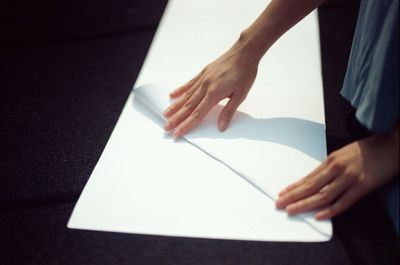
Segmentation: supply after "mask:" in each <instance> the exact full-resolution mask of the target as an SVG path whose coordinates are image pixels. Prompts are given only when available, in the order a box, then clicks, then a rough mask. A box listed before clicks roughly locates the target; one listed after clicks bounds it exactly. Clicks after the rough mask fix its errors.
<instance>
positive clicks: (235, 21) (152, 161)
mask: <svg viewBox="0 0 400 265" xmlns="http://www.w3.org/2000/svg"><path fill="white" fill-rule="evenodd" d="M265 6H266V3H265V2H264V1H256V0H254V1H245V2H244V1H239V0H234V1H233V0H230V1H227V0H219V1H212V0H206V1H205V0H203V1H185V0H175V1H170V2H169V3H168V6H167V9H166V11H165V13H164V15H163V18H162V21H161V23H160V26H159V29H158V31H157V34H156V36H155V38H154V40H153V43H152V45H151V48H150V51H149V53H148V55H147V57H146V61H145V63H144V65H143V68H142V70H141V72H140V75H139V78H138V80H137V82H136V87H139V86H142V85H143V84H146V83H151V82H155V81H157V82H161V83H163V84H169V85H164V86H161V88H160V87H158V88H157V86H147V87H143V86H142V87H141V90H142V91H143V92H144V93H142V96H143V95H144V96H146V93H148V97H149V100H148V101H147V102H152V104H155V106H156V107H155V108H154V109H153V111H156V112H157V111H159V110H157V109H160V108H162V109H163V108H164V107H165V106H166V104H168V99H167V97H166V93H167V92H168V91H169V90H172V89H173V88H175V87H176V86H178V85H181V84H182V83H184V82H185V81H187V80H188V79H190V78H191V77H192V76H194V75H195V74H196V73H197V72H198V71H200V70H201V68H202V67H203V66H204V65H205V64H206V63H209V62H210V61H211V60H212V59H214V58H215V57H216V56H218V55H219V54H221V53H222V52H223V51H224V50H226V49H227V48H228V47H229V45H231V44H232V43H233V41H234V40H235V38H237V36H238V35H239V33H240V31H241V30H243V29H244V28H245V27H246V26H247V25H248V24H250V23H251V21H253V20H254V19H255V17H257V15H258V14H259V13H260V12H261V11H262V10H263V9H264V8H265ZM152 89H153V90H154V89H156V90H157V91H158V92H157V93H154V91H153V92H152V91H151V90H152ZM135 94H136V96H135V97H133V95H131V96H130V97H129V99H128V101H127V103H126V105H125V107H124V110H123V112H122V114H121V116H120V119H119V121H118V123H117V125H116V127H115V129H114V131H113V134H112V136H111V138H110V140H109V142H108V143H107V146H106V148H105V150H104V152H103V154H102V156H101V158H100V160H99V162H98V164H97V166H96V168H95V170H94V171H93V173H92V175H91V177H90V180H89V181H88V183H87V185H86V187H85V189H84V191H83V193H82V195H81V197H80V199H79V201H78V203H77V205H76V207H75V209H74V212H73V214H72V216H71V219H70V222H69V224H68V227H70V228H81V229H94V230H104V231H118V232H129V233H143V234H159V235H174V236H191V237H207V238H225V239H244V240H279V241H325V240H328V239H329V238H330V236H331V233H332V231H331V229H332V228H331V224H330V222H329V221H326V222H316V221H314V220H313V219H312V218H310V216H307V215H303V216H301V217H295V218H293V217H288V216H287V215H286V213H285V212H284V211H279V210H276V209H275V206H274V202H273V199H274V198H276V194H277V192H278V191H279V190H280V189H281V188H282V187H283V186H285V185H286V184H289V183H290V182H293V181H295V180H296V179H298V178H299V177H302V176H304V175H305V174H307V173H308V172H309V171H310V170H311V169H312V168H313V167H315V166H316V165H317V164H318V161H319V160H321V159H323V157H324V156H325V155H326V148H325V140H324V118H323V117H324V111H323V97H322V82H321V74H320V58H319V37H318V24H317V16H316V14H315V13H313V14H311V15H310V16H308V17H307V18H306V19H305V20H303V21H302V22H301V23H300V24H298V25H297V26H296V27H294V28H293V29H292V30H291V31H290V32H289V33H287V34H286V35H285V37H283V38H281V40H279V41H278V43H277V44H276V45H275V46H274V47H273V48H272V49H271V50H270V51H269V53H268V54H267V55H266V57H265V58H264V59H263V61H262V62H261V64H260V67H259V74H258V77H257V79H256V81H255V83H254V85H253V88H252V91H251V93H250V95H249V97H248V99H247V100H246V101H245V102H244V103H243V104H242V105H241V107H240V109H239V112H238V113H237V114H236V115H235V120H234V122H233V123H232V125H231V127H230V128H229V129H228V130H227V131H226V132H225V133H223V134H221V133H219V132H218V131H217V128H216V119H215V115H216V114H217V112H218V107H217V108H215V109H214V110H213V111H212V112H211V113H210V114H209V115H208V116H207V118H206V120H205V121H204V122H203V123H202V124H201V126H199V127H198V128H197V129H196V130H194V131H193V132H192V133H190V134H189V135H188V136H187V138H188V140H189V141H190V143H191V144H190V143H188V142H186V141H185V140H179V141H175V140H173V139H171V138H170V137H169V136H168V135H164V134H163V130H162V120H161V119H160V117H157V116H156V115H155V114H154V112H153V111H150V110H149V109H148V108H147V107H145V105H143V104H142V103H143V101H142V100H138V97H137V95H138V93H136V92H135ZM139 99H140V98H139ZM157 100H158V101H157ZM157 102H158V103H157ZM147 105H148V104H147ZM157 106H158V107H157ZM243 127H248V128H252V130H243V129H242V128H243ZM261 131H262V132H263V133H259V132H261ZM193 145H196V146H198V147H201V148H202V149H203V150H204V151H206V152H209V153H210V154H212V155H213V156H215V158H218V159H220V160H221V161H222V162H223V163H225V164H223V163H221V162H219V161H217V160H215V159H210V156H208V155H206V154H205V153H203V152H201V151H199V150H198V149H197V148H194V146H193ZM238 145H239V146H241V147H242V146H243V147H244V148H241V152H240V153H239V152H237V146H238ZM221 146H225V147H224V148H221ZM226 146H230V147H229V149H225V148H227V147H226ZM265 150H270V152H267V153H266V152H265ZM260 154H264V157H262V156H260ZM254 155H258V156H257V157H255V158H256V159H254ZM226 165H228V166H230V167H231V168H230V169H229V168H227V167H226ZM232 170H233V171H232ZM235 170H236V171H239V173H240V175H241V176H238V174H236V173H234V171H235ZM243 177H245V178H243ZM256 187H258V188H256ZM267 195H268V196H267Z"/></svg>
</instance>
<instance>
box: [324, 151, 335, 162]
mask: <svg viewBox="0 0 400 265" xmlns="http://www.w3.org/2000/svg"><path fill="white" fill-rule="evenodd" d="M336 159H337V155H336V153H335V152H333V153H331V154H329V155H328V157H327V159H326V161H327V162H328V165H331V164H332V163H334V162H335V161H336Z"/></svg>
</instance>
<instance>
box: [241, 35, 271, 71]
mask: <svg viewBox="0 0 400 265" xmlns="http://www.w3.org/2000/svg"><path fill="white" fill-rule="evenodd" d="M233 49H234V50H236V51H237V52H238V53H240V54H241V55H242V56H243V57H244V58H246V59H247V60H248V61H250V62H253V63H257V64H258V63H259V61H260V60H261V58H262V57H263V56H264V54H265V52H266V51H267V48H265V47H263V45H262V43H260V41H258V40H257V38H255V37H254V34H252V32H250V31H249V30H244V31H243V32H241V33H240V36H239V39H238V40H237V41H236V42H235V44H234V45H233Z"/></svg>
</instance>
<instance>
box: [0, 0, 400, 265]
mask: <svg viewBox="0 0 400 265" xmlns="http://www.w3.org/2000/svg"><path fill="white" fill-rule="evenodd" d="M165 4H166V1H162V0H147V1H145V0H136V1H134V0H130V1H129V0H114V1H106V0H69V1H67V0H53V1H51V0H42V1H19V0H14V1H3V2H2V4H1V6H0V113H1V115H0V161H1V162H0V264H4V265H8V264H76V265H78V264H279V265H285V264H291V265H292V264H332V265H337V264H343V265H345V264H360V265H361V264H362V265H369V264H371V265H372V264H379V265H381V264H386V265H390V264H398V262H399V254H398V252H397V251H398V249H399V243H398V241H397V239H396V237H395V235H394V230H393V228H392V227H391V224H390V221H389V219H388V217H387V215H386V213H385V211H384V209H383V207H382V206H381V205H380V204H379V202H378V201H377V199H376V198H375V196H374V195H373V194H372V195H371V196H368V197H367V198H365V199H364V200H362V201H361V202H360V203H359V204H358V205H356V206H355V207H353V208H352V209H351V210H349V211H348V212H346V213H345V214H343V215H341V216H339V217H337V218H335V219H334V220H333V224H334V237H333V239H332V240H331V241H330V242H327V243H276V242H243V241H225V240H206V239H190V238H169V237H159V236H144V235H128V234H118V233H105V232H93V231H79V230H69V229H67V228H66V223H67V221H68V218H69V216H70V214H71V211H72V208H73V206H74V204H75V202H76V200H77V198H78V196H79V194H80V192H81V191H82V189H83V187H84V185H85V183H86V181H87V179H88V178H89V176H90V173H91V171H92V170H93V168H94V166H95V164H96V162H97V160H98V159H99V157H100V154H101V152H102V150H103V148H104V146H105V144H106V142H107V140H108V138H109V136H110V134H111V132H112V129H113V127H114V125H115V123H116V121H117V119H118V116H119V114H120V111H121V110H122V107H123V105H124V103H125V101H126V99H127V97H128V94H129V93H130V90H131V88H132V86H133V83H134V81H135V78H136V77H137V74H138V73H139V70H140V67H141V64H142V62H143V60H144V58H145V56H146V52H147V49H148V47H149V45H150V43H151V40H152V37H153V34H154V32H155V30H156V28H157V24H158V21H159V19H160V17H161V15H162V12H163V9H164V7H165ZM244 5H245V1H244ZM357 11H358V1H350V0H347V1H345V0H343V1H327V2H326V3H325V4H324V5H323V6H322V7H321V8H320V10H319V15H320V28H321V48H322V64H323V78H324V90H325V91H324V93H325V108H326V110H325V112H326V123H327V141H328V149H329V151H330V152H331V151H333V150H335V149H337V148H339V147H341V146H343V145H344V144H346V143H349V142H351V141H352V140H354V139H356V138H359V137H363V136H365V135H367V132H366V131H365V130H364V129H363V128H362V127H361V126H360V125H358V124H357V122H356V121H355V119H354V117H353V115H354V111H353V109H352V108H351V107H350V106H349V104H347V102H346V101H344V100H343V99H342V98H341V97H340V95H339V94H338V91H339V90H340V86H341V84H342V81H343V76H344V73H345V69H346V65H347V58H348V54H349V50H350V46H351V41H352V34H353V31H354V25H355V20H356V17H357Z"/></svg>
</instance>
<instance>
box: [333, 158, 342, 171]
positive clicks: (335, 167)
mask: <svg viewBox="0 0 400 265" xmlns="http://www.w3.org/2000/svg"><path fill="white" fill-rule="evenodd" d="M344 168H345V165H344V164H343V162H342V161H340V160H337V159H335V161H333V162H332V163H331V169H332V170H333V171H334V172H339V171H343V170H344Z"/></svg>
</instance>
